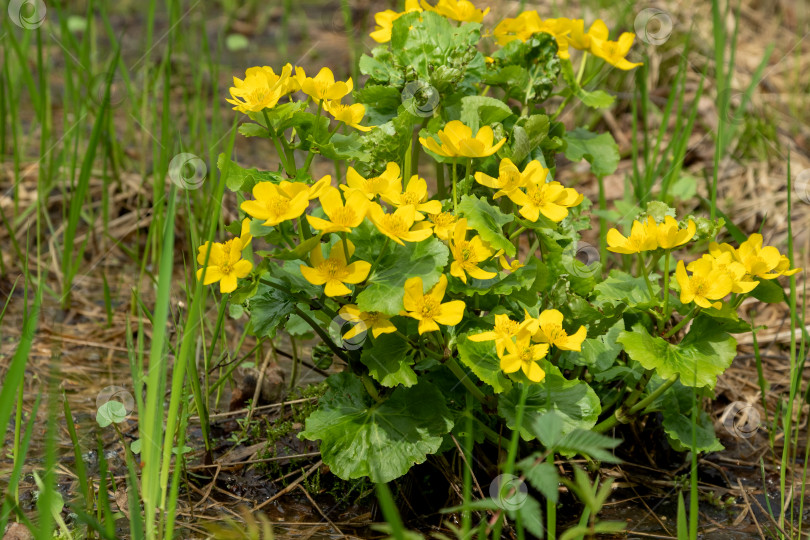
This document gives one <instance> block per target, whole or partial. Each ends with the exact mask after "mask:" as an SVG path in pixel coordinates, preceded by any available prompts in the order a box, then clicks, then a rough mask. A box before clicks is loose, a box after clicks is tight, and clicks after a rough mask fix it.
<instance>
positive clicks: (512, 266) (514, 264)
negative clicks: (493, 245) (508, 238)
mask: <svg viewBox="0 0 810 540" xmlns="http://www.w3.org/2000/svg"><path fill="white" fill-rule="evenodd" d="M501 253H503V250H501ZM498 262H500V263H501V268H503V269H504V270H506V271H507V272H514V271H515V270H518V269H520V268H523V267H524V266H526V265H525V264H523V263H522V262H520V260H519V259H518V258H515V259H514V260H512V261H509V259H507V258H506V255H499V256H498Z"/></svg>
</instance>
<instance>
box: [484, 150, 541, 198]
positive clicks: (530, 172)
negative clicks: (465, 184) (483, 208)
mask: <svg viewBox="0 0 810 540" xmlns="http://www.w3.org/2000/svg"><path fill="white" fill-rule="evenodd" d="M547 175H548V169H546V168H544V167H543V165H541V164H540V162H539V161H537V160H532V161H530V162H529V163H528V165H526V168H525V169H523V172H520V169H518V168H517V166H516V165H515V164H514V163H512V160H511V159H509V158H504V159H502V160H501V163H500V165H499V166H498V178H493V177H491V176H489V175H487V174H484V173H482V172H477V173H475V181H476V182H478V183H479V184H481V185H482V186H486V187H488V188H492V189H497V190H498V191H496V192H495V194H494V195H493V196H492V198H493V199H497V198H499V197H503V196H504V195H505V196H507V197H511V196H512V195H515V194H516V192H519V191H520V189H521V188H526V187H529V186H530V185H532V184H533V183H538V184H539V183H541V182H545V180H546V176H547ZM517 196H518V197H520V195H517Z"/></svg>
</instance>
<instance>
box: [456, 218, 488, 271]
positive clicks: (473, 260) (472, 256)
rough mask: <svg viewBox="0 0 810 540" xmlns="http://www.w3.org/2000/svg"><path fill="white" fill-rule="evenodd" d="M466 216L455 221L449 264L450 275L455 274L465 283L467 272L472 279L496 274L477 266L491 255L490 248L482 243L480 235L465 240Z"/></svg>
mask: <svg viewBox="0 0 810 540" xmlns="http://www.w3.org/2000/svg"><path fill="white" fill-rule="evenodd" d="M467 229H468V227H467V218H462V219H460V220H458V223H456V229H455V231H454V232H453V238H452V240H451V241H450V253H452V254H453V262H452V263H451V264H450V275H451V276H456V277H457V278H459V279H460V280H461V281H463V282H464V283H467V274H469V275H470V277H471V278H473V279H492V278H494V277H495V276H497V275H498V274H497V273H496V272H488V271H486V270H483V269H481V268H479V267H478V265H479V264H481V263H482V262H484V261H486V260H487V259H489V258H490V257H492V250H491V249H490V248H489V247H487V246H485V245H484V242H483V241H482V240H481V237H480V236H477V235H476V236H474V237H473V238H472V239H471V240H467V239H466V238H467Z"/></svg>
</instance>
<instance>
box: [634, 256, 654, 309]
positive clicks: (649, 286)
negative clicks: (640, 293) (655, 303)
mask: <svg viewBox="0 0 810 540" xmlns="http://www.w3.org/2000/svg"><path fill="white" fill-rule="evenodd" d="M636 255H637V256H638V271H639V273H640V274H641V275H642V276H644V283H646V284H647V290H648V291H649V292H650V300H654V299H655V293H654V292H653V288H652V283H650V276H648V275H647V267H646V266H645V265H644V258H643V257H642V256H641V253H640V252H639V253H637V254H636Z"/></svg>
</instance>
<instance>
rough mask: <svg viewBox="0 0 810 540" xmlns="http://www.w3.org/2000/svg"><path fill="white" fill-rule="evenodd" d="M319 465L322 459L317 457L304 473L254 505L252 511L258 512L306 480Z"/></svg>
mask: <svg viewBox="0 0 810 540" xmlns="http://www.w3.org/2000/svg"><path fill="white" fill-rule="evenodd" d="M321 465H323V460H322V459H319V460H318V463H316V464H315V465H313V466H312V467H310V468H309V469H307V471H306V472H305V473H304V474H302V475H301V476H299V477H298V478H296V479H295V480H294V481H293V483H292V484H290V485H289V486H287V487H285V488H284V489H282V490H281V491H279V492H278V493H276V494H275V495H273V496H272V497H270V498H269V499H267V500H266V501H264V502H263V503H261V504H260V505H258V506H254V507H253V510H252V511H253V512H258V511H259V510H261V509H262V508H264V507H265V506H267V505H268V504H270V503H271V502H273V501H275V500H276V499H278V498H279V497H281V496H282V495H286V494H287V493H289V492H290V491H292V490H294V489H295V486H297V485H298V484H300V483H301V482H303V481H304V480H306V479H307V478H309V476H310V475H311V474H312V473H314V472H315V471H316V470H317V469H318V467H320V466H321Z"/></svg>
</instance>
